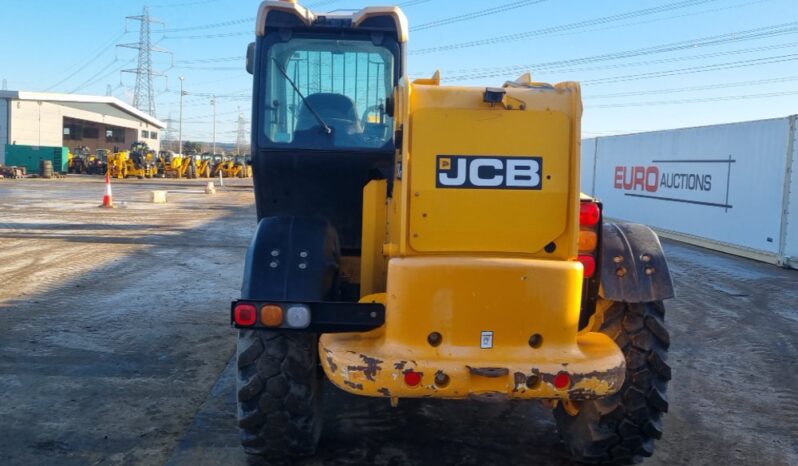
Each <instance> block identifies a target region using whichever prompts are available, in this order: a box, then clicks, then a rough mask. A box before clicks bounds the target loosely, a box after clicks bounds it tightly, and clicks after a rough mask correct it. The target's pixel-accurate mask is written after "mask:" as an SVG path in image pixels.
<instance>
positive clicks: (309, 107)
mask: <svg viewBox="0 0 798 466" xmlns="http://www.w3.org/2000/svg"><path fill="white" fill-rule="evenodd" d="M272 60H274V64H275V65H277V69H278V70H280V73H282V75H283V76H285V79H286V80H287V81H288V82H289V83H291V87H293V88H294V90H295V91H296V93H297V94H298V95H299V97H300V98H301V99H302V103H303V104H305V107H307V108H308V110H310V113H312V114H313V116H314V117H316V120H318V122H319V124H320V125H321V127H322V128H324V133H325V134H332V128H330V127H329V126H327V123H325V122H324V120H323V119H322V118H321V115H319V112H317V111H316V109H314V108H313V107H312V106H311V105H310V104H309V103H308V101H307V99H305V96H304V95H302V91H300V90H299V88H298V87H297V85H296V83H294V81H293V80H292V79H291V78H289V77H288V73H286V71H285V69H283V67H282V66H281V65H280V62H279V61H277V59H276V58H274V57H272Z"/></svg>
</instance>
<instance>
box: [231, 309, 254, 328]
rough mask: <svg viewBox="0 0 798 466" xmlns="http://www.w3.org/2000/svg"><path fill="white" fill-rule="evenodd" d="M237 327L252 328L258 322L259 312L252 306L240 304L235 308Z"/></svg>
mask: <svg viewBox="0 0 798 466" xmlns="http://www.w3.org/2000/svg"><path fill="white" fill-rule="evenodd" d="M234 314H235V321H236V325H240V326H242V327H250V326H252V325H255V322H257V321H258V312H257V310H256V309H255V306H253V305H251V304H239V305H237V306H236V308H235V312H234Z"/></svg>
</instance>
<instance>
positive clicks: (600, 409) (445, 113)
mask: <svg viewBox="0 0 798 466" xmlns="http://www.w3.org/2000/svg"><path fill="white" fill-rule="evenodd" d="M256 32H257V34H256V36H257V37H256V42H255V43H253V44H251V45H250V47H249V49H248V52H247V69H248V71H249V72H251V73H253V75H254V91H253V92H254V96H253V119H252V121H253V125H252V128H253V133H252V151H253V152H252V154H253V156H252V163H253V169H254V184H255V196H256V202H257V215H258V226H257V229H256V232H255V235H254V238H253V239H252V242H251V244H250V246H249V250H248V252H247V256H246V266H245V271H244V280H243V286H242V290H241V299H240V300H237V301H235V302H233V303H232V305H231V320H232V323H233V325H235V327H237V328H238V329H239V335H238V384H237V387H238V418H239V426H240V430H241V441H242V444H243V446H244V449H245V450H246V452H247V453H250V454H256V455H265V456H275V457H283V458H285V457H291V456H298V455H308V454H312V453H313V452H314V449H315V448H316V445H317V443H318V440H319V436H320V434H321V421H322V405H321V401H322V396H321V390H322V381H323V377H324V376H325V375H326V377H327V378H329V379H330V381H331V382H332V383H333V384H335V385H336V386H337V387H339V388H340V389H342V390H345V391H347V392H350V393H353V394H356V395H364V396H371V397H384V398H386V399H387V400H386V402H387V401H388V400H390V402H391V403H393V404H395V403H397V402H398V400H399V399H401V398H418V397H425V398H430V397H431V398H449V399H473V400H496V399H498V400H504V399H507V400H533V399H536V400H543V401H545V402H547V403H548V404H549V405H551V406H552V407H553V409H554V417H555V419H556V421H557V427H558V429H559V431H560V434H561V437H562V439H563V441H564V443H565V446H566V448H567V449H568V450H569V452H570V454H571V455H572V457H573V458H574V459H575V460H578V461H583V462H594V463H628V462H632V461H636V460H638V459H639V458H640V457H646V456H651V454H652V453H653V450H654V442H655V440H657V439H659V438H660V436H661V435H662V417H663V414H664V413H665V412H666V411H667V410H668V402H667V397H666V390H667V384H668V380H669V379H670V377H671V373H670V368H669V367H668V365H667V362H666V359H667V349H668V345H669V336H668V331H667V329H666V327H665V325H664V308H663V305H662V300H663V299H665V298H669V297H672V295H673V287H672V284H671V278H670V274H669V271H668V266H667V263H666V261H665V258H664V256H663V252H662V249H661V246H660V243H659V240H658V238H657V236H656V235H655V234H654V233H653V232H652V231H651V230H650V229H648V228H646V227H644V226H641V225H634V224H626V223H612V222H609V221H606V220H605V219H604V218H603V217H602V205H601V203H600V202H598V201H597V200H596V199H592V198H589V197H586V196H583V195H580V192H579V160H580V120H581V112H582V103H581V96H580V88H579V85H578V84H577V83H574V82H565V83H560V84H555V85H551V84H545V83H538V82H533V81H532V79H531V77H530V75H528V74H527V75H524V76H522V77H521V78H519V79H518V80H516V81H510V82H507V83H505V84H504V85H503V86H502V87H497V88H484V87H446V86H442V85H441V83H440V76H439V74H438V73H436V74H435V76H433V77H432V78H430V79H418V80H415V81H409V80H408V78H407V68H406V61H407V60H406V56H407V40H408V25H407V20H406V18H405V16H404V14H403V13H402V12H401V10H400V9H399V8H397V7H370V8H365V9H362V10H360V11H357V12H353V13H351V12H347V13H330V14H324V13H315V12H312V11H310V10H308V9H306V8H304V7H302V6H300V5H299V4H297V3H295V2H292V1H266V2H263V4H262V5H261V6H260V11H259V14H258V18H257V26H256ZM319 366H320V367H321V369H320V367H319Z"/></svg>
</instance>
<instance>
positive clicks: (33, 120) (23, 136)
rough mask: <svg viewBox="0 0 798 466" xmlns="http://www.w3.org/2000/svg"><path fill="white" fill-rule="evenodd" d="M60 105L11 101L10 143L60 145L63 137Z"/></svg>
mask: <svg viewBox="0 0 798 466" xmlns="http://www.w3.org/2000/svg"><path fill="white" fill-rule="evenodd" d="M60 108H61V107H60V106H58V105H55V104H51V103H48V102H34V101H28V100H16V101H12V102H11V119H12V124H11V134H10V135H9V139H10V141H11V144H19V145H30V146H60V145H62V141H63V139H64V127H63V121H64V120H63V118H62V116H61V111H60Z"/></svg>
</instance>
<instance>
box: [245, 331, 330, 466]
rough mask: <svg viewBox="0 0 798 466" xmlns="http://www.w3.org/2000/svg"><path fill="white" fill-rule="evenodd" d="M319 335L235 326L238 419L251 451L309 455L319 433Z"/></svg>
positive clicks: (281, 455) (283, 455) (279, 456)
mask: <svg viewBox="0 0 798 466" xmlns="http://www.w3.org/2000/svg"><path fill="white" fill-rule="evenodd" d="M317 344H318V336H317V335H313V334H303V333H284V332H270V331H253V330H240V331H239V334H238V380H237V389H238V425H239V428H240V433H241V444H242V445H243V447H244V451H245V452H246V453H248V454H250V455H259V456H266V457H269V458H273V459H289V458H291V457H297V456H306V455H312V454H313V453H314V452H315V450H316V445H317V444H318V442H319V437H320V435H321V421H322V407H321V387H322V383H321V377H320V373H319V371H318V349H317Z"/></svg>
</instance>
